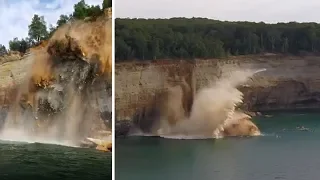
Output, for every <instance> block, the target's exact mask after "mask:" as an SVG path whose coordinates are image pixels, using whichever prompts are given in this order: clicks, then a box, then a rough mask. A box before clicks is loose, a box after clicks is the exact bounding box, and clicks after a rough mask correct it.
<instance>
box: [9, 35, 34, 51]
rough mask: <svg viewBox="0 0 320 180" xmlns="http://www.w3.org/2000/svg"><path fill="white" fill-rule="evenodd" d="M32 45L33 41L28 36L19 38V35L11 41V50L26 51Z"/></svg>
mask: <svg viewBox="0 0 320 180" xmlns="http://www.w3.org/2000/svg"><path fill="white" fill-rule="evenodd" d="M30 47H31V42H30V40H29V39H28V38H26V39H21V40H19V39H18V38H17V37H16V38H14V39H13V40H11V41H9V48H10V50H11V51H19V52H22V53H25V52H26V51H27V49H29V48H30Z"/></svg>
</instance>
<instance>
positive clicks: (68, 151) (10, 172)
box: [0, 141, 112, 180]
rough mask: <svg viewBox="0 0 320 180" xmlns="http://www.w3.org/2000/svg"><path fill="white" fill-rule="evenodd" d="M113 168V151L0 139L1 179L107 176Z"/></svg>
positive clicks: (78, 179)
mask: <svg viewBox="0 0 320 180" xmlns="http://www.w3.org/2000/svg"><path fill="white" fill-rule="evenodd" d="M111 172H112V156H111V153H106V152H100V151H97V150H95V149H84V148H72V147H65V146H57V145H48V144H38V143H32V144H27V143H17V142H4V141H0V180H21V179H26V180H27V179H30V180H31V179H32V180H35V179H42V180H50V179H52V180H53V179H54V180H57V179H65V180H108V179H111V177H112V176H111Z"/></svg>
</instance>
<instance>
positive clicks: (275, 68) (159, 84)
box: [115, 55, 320, 134]
mask: <svg viewBox="0 0 320 180" xmlns="http://www.w3.org/2000/svg"><path fill="white" fill-rule="evenodd" d="M262 68H265V69H266V71H265V72H261V73H258V74H256V75H255V76H254V77H253V78H252V80H251V81H249V82H248V83H247V84H245V85H244V86H242V87H239V89H240V90H241V91H242V92H243V93H244V103H243V105H242V107H241V108H242V109H243V110H248V111H269V110H296V109H319V108H320V76H319V75H320V71H319V70H320V57H316V56H306V57H302V56H282V55H261V56H238V57H230V58H228V59H221V60H218V59H210V60H195V61H193V62H190V61H178V60H161V61H152V62H143V63H139V62H132V63H117V64H116V69H115V86H116V87H115V89H116V92H115V102H116V120H117V121H118V124H119V123H120V122H121V120H131V119H132V117H133V116H134V114H135V113H136V112H137V111H139V110H141V109H143V108H145V107H146V106H148V105H149V104H148V103H150V101H151V100H152V101H154V99H157V98H160V96H159V94H161V92H163V91H165V90H166V89H167V86H166V84H168V79H173V78H174V77H183V78H185V80H186V83H188V84H190V86H191V87H192V91H193V93H195V92H196V91H197V90H199V89H200V88H203V87H206V86H207V85H208V84H209V83H210V82H213V81H215V80H216V79H217V78H219V77H220V76H221V75H222V74H223V73H228V72H231V71H234V70H238V69H262ZM180 79H181V78H180ZM124 122H126V123H125V124H126V126H123V127H126V128H124V129H128V128H127V127H128V121H124ZM129 122H130V121H129ZM118 127H121V126H120V125H118ZM117 129H118V128H117ZM124 129H123V130H119V129H118V130H119V132H124V131H125V130H124ZM116 131H117V130H116ZM120 134H121V133H120ZM122 134H123V133H122Z"/></svg>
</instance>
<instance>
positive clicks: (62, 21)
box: [57, 14, 71, 27]
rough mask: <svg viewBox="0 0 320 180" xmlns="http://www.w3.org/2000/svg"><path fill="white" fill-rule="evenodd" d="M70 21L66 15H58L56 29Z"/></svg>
mask: <svg viewBox="0 0 320 180" xmlns="http://www.w3.org/2000/svg"><path fill="white" fill-rule="evenodd" d="M70 19H71V17H70V16H68V15H64V14H62V15H60V18H59V19H58V21H57V27H60V26H62V25H64V24H66V23H67V22H68V21H69V20H70Z"/></svg>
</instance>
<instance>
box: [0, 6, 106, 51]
mask: <svg viewBox="0 0 320 180" xmlns="http://www.w3.org/2000/svg"><path fill="white" fill-rule="evenodd" d="M79 1H80V0H0V44H3V45H5V46H6V47H8V43H9V40H12V39H13V38H14V37H18V38H19V39H21V38H25V37H27V36H28V25H29V24H30V22H31V19H32V17H33V15H34V14H39V15H43V16H44V18H45V20H46V22H47V23H48V27H49V24H53V25H55V24H56V22H57V20H58V19H59V16H60V15H61V14H70V13H72V12H73V5H74V4H76V3H77V2H79ZM86 3H87V4H90V5H92V4H93V5H101V4H102V0H86Z"/></svg>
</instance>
